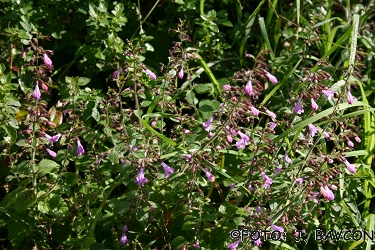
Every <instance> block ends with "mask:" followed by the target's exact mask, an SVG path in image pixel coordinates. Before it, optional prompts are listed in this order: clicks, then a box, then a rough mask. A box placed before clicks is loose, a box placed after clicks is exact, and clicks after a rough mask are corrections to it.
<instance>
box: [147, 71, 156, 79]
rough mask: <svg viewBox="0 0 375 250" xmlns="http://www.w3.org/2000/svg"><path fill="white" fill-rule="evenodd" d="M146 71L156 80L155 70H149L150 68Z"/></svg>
mask: <svg viewBox="0 0 375 250" xmlns="http://www.w3.org/2000/svg"><path fill="white" fill-rule="evenodd" d="M145 72H146V73H147V74H148V76H149V77H150V78H151V79H152V80H156V75H155V74H154V72H152V71H151V70H149V69H146V70H145Z"/></svg>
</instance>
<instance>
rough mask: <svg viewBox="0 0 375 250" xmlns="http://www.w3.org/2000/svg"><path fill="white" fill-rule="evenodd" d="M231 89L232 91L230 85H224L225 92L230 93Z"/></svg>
mask: <svg viewBox="0 0 375 250" xmlns="http://www.w3.org/2000/svg"><path fill="white" fill-rule="evenodd" d="M231 89H232V87H231V86H230V85H228V84H225V85H223V90H225V91H228V90H231Z"/></svg>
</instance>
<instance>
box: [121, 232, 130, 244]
mask: <svg viewBox="0 0 375 250" xmlns="http://www.w3.org/2000/svg"><path fill="white" fill-rule="evenodd" d="M128 243H129V240H128V237H126V234H125V233H123V234H122V236H121V238H120V240H119V244H120V245H121V246H126V245H127V244H128Z"/></svg>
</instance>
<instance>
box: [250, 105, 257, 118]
mask: <svg viewBox="0 0 375 250" xmlns="http://www.w3.org/2000/svg"><path fill="white" fill-rule="evenodd" d="M250 109H251V112H252V113H253V115H255V116H258V115H259V110H257V109H256V108H255V107H254V106H251V107H250Z"/></svg>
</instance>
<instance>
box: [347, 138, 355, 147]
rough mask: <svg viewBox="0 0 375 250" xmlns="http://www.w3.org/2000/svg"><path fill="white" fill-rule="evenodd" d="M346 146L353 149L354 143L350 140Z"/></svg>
mask: <svg viewBox="0 0 375 250" xmlns="http://www.w3.org/2000/svg"><path fill="white" fill-rule="evenodd" d="M348 146H349V147H351V148H354V143H353V142H352V141H351V140H348Z"/></svg>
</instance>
